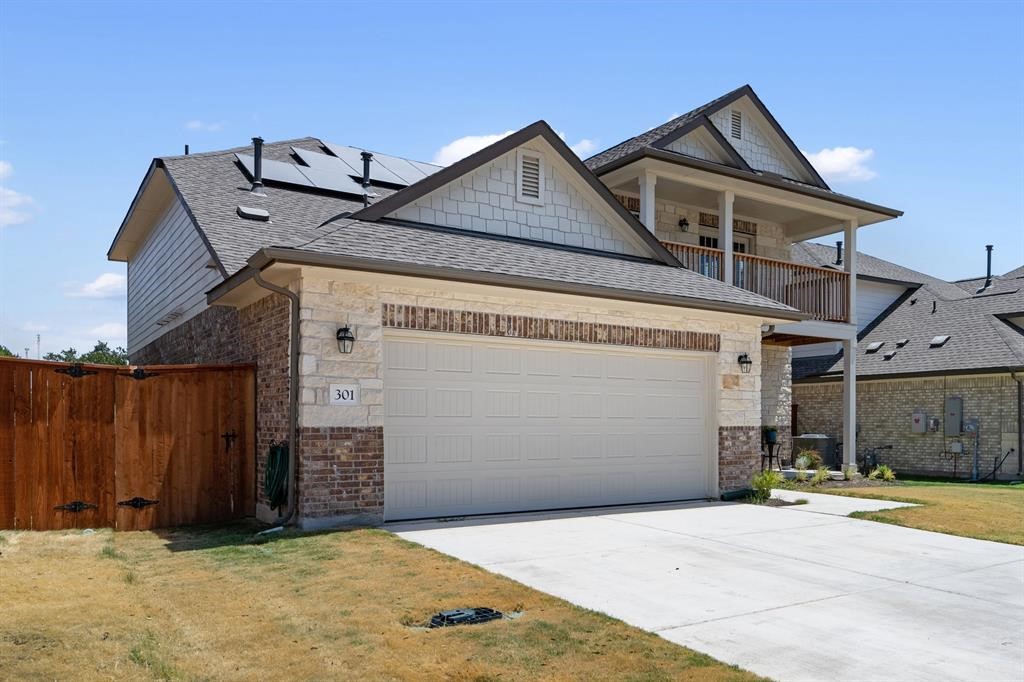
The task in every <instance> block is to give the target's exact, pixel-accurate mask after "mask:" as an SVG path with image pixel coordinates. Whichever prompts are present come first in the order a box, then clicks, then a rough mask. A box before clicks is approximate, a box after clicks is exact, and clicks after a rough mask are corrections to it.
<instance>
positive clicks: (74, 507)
mask: <svg viewBox="0 0 1024 682" xmlns="http://www.w3.org/2000/svg"><path fill="white" fill-rule="evenodd" d="M54 509H61V510H63V511H69V512H81V511H85V510H86V509H99V506H98V505H95V504H92V503H91V502H82V501H81V500H75V501H74V502H67V503H65V504H58V505H57V506H56V507H54Z"/></svg>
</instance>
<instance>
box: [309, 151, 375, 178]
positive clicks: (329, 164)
mask: <svg viewBox="0 0 1024 682" xmlns="http://www.w3.org/2000/svg"><path fill="white" fill-rule="evenodd" d="M292 152H294V153H295V155H296V156H298V157H299V158H300V159H302V162H303V163H304V164H306V165H307V166H311V167H312V168H323V169H324V170H333V171H336V172H341V173H345V174H346V175H355V176H357V177H360V178H361V177H363V171H362V170H356V169H355V168H352V167H351V166H349V165H348V164H347V163H345V162H344V161H342V160H341V159H339V158H338V157H337V156H330V155H329V154H321V153H319V152H311V151H309V150H307V149H300V148H299V147H292Z"/></svg>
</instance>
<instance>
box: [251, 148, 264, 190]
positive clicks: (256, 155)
mask: <svg viewBox="0 0 1024 682" xmlns="http://www.w3.org/2000/svg"><path fill="white" fill-rule="evenodd" d="M251 192H252V193H253V194H256V195H259V196H263V195H264V194H265V192H264V191H263V138H262V137H254V138H252V190H251Z"/></svg>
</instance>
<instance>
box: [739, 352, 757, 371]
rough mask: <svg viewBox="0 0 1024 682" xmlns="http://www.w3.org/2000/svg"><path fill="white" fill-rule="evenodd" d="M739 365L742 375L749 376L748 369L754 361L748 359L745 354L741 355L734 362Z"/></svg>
mask: <svg viewBox="0 0 1024 682" xmlns="http://www.w3.org/2000/svg"><path fill="white" fill-rule="evenodd" d="M736 361H737V362H739V363H740V371H741V372H743V373H744V374H750V367H751V366H752V365H753V364H754V361H753V360H751V359H750V356H749V355H747V354H746V353H741V354H740V356H739V358H737V360H736Z"/></svg>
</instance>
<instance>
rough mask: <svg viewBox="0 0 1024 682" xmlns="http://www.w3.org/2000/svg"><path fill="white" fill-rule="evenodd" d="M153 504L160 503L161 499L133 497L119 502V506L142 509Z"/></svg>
mask: <svg viewBox="0 0 1024 682" xmlns="http://www.w3.org/2000/svg"><path fill="white" fill-rule="evenodd" d="M151 504H160V500H147V499H146V498H145V497H133V498H132V499H130V500H121V501H120V502H118V503H117V506H118V507H132V508H133V509H142V508H143V507H148V506H149V505H151Z"/></svg>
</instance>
